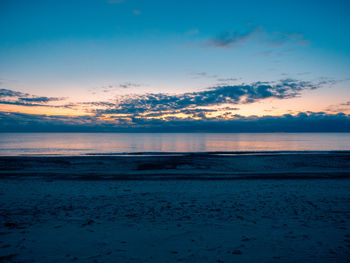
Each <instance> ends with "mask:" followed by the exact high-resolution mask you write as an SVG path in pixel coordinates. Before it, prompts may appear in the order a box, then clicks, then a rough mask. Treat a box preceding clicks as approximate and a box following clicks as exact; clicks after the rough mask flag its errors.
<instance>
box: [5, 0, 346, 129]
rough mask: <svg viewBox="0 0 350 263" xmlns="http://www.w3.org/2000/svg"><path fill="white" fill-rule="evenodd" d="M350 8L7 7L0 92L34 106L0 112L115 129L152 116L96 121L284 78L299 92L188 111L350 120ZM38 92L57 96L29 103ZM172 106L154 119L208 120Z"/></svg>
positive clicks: (105, 0) (134, 2) (231, 4)
mask: <svg viewBox="0 0 350 263" xmlns="http://www.w3.org/2000/svg"><path fill="white" fill-rule="evenodd" d="M349 11H350V1H346V0H336V1H325V0H324V1H313V0H309V1H299V0H297V1H220V0H219V1H165V0H163V1H160V0H159V1H140V0H123V1H122V0H100V1H62V0H61V1H16V0H11V1H9V0H8V1H7V0H0V89H3V90H11V91H15V92H21V93H22V95H23V94H27V95H25V97H26V98H27V100H23V96H22V100H20V97H18V96H17V97H16V96H12V97H11V96H7V97H6V96H4V95H3V96H2V97H3V99H2V102H1V101H0V102H1V103H0V111H2V112H11V113H15V112H16V113H21V114H29V115H38V116H39V115H42V114H44V115H47V116H53V115H55V116H56V115H60V116H61V115H64V116H86V115H88V116H92V117H95V118H99V120H98V122H99V121H103V120H105V121H106V120H108V121H111V122H115V125H117V126H118V125H119V124H118V123H120V118H128V120H129V121H130V122H132V120H133V118H134V117H138V118H143V117H145V116H140V115H138V116H135V115H133V114H135V113H134V112H133V113H130V115H127V116H119V115H118V116H117V115H115V116H109V115H103V116H101V115H98V114H101V112H102V111H104V112H107V110H109V112H111V111H113V112H116V109H119V110H118V112H120V107H121V105H125V103H123V102H125V101H128V102H132V103H136V102H137V100H140V98H141V96H143V97H142V99H143V100H144V101H145V102H144V107H145V109H148V112H149V113H152V114H153V115H155V113H154V112H152V110H151V109H150V108H149V106H150V105H153V103H151V102H150V101H149V100H150V97H149V96H148V95H147V94H149V93H153V94H158V95H157V96H156V98H157V100H158V99H159V98H160V96H162V95H164V94H168V95H169V94H170V95H171V96H183V97H186V96H187V95H186V96H185V95H184V94H187V93H190V94H192V95H193V96H194V97H196V98H197V97H198V96H202V95H203V94H207V93H206V91H208V90H210V89H219V91H220V87H222V86H228V87H231V89H239V87H241V86H242V85H243V86H244V85H250V86H251V87H257V85H256V83H265V84H268V85H270V90H273V89H276V87H278V84H277V86H276V83H291V81H293V83H298V84H297V85H299V86H300V89H299V90H298V93H297V94H295V95H294V96H283V98H282V97H281V96H276V93H274V92H272V93H271V94H273V95H272V96H267V97H264V96H263V97H262V96H260V95H261V94H260V95H259V96H260V97H259V100H254V101H252V102H246V101H244V100H243V99H242V100H240V101H235V100H234V102H232V97H231V98H229V99H228V100H227V101H222V100H220V99H217V98H216V100H214V102H213V103H212V104H210V105H208V104H205V105H203V103H202V104H198V105H195V104H190V105H188V104H186V105H188V106H189V107H190V109H191V110H193V109H197V110H198V109H203V107H206V108H208V107H209V108H210V107H211V108H213V107H214V108H220V107H226V108H227V107H229V106H232V108H235V110H233V111H234V112H233V111H229V112H230V114H231V115H230V116H231V117H227V118H228V119H234V118H235V117H234V116H236V115H239V116H245V117H249V116H252V115H254V116H255V115H256V116H260V117H263V116H266V115H272V116H282V115H284V114H292V115H297V114H299V113H300V112H324V113H325V114H337V113H345V114H349V113H350V108H349V105H347V104H348V102H349V101H350V96H349V95H350V89H349V83H350V81H349V78H350V18H349V15H348V13H349ZM285 80H289V82H288V81H287V82H286V81H285ZM303 82H308V88H306V87H305V86H306V85H304V84H301V83H303ZM237 87H238V88H237ZM288 87H289V88H290V86H288ZM311 87H312V88H311ZM197 92H204V93H198V94H199V95H198V94H197ZM218 93H220V92H218ZM3 94H7V95H8V94H9V93H8V92H7V93H6V92H3ZM215 94H216V93H215ZM230 94H232V93H230ZM234 94H237V93H234ZM249 94H251V93H249ZM192 95H191V96H192ZM246 95H247V94H245V95H242V98H243V97H244V96H246ZM218 96H222V94H221V95H218ZM247 96H250V95H247ZM40 97H47V98H56V99H52V100H46V101H45V103H44V101H42V102H41V104H40V105H24V103H23V101H25V102H26V103H27V104H28V103H29V102H30V101H29V100H28V98H29V99H30V98H36V100H37V98H40ZM130 97H132V98H133V99H130ZM57 98H59V99H57ZM159 101H161V100H159ZM168 101H169V100H168ZM171 101H172V102H171V103H173V100H171ZM177 101H178V102H179V101H180V102H181V103H182V101H183V100H177ZM220 101H221V102H220ZM97 102H99V103H100V105H99V106H96V103H97ZM163 102H164V100H163ZM89 103H90V104H89ZM102 103H105V104H104V106H102V105H101V104H102ZM106 103H108V105H107V104H106ZM160 103H161V102H160ZM167 103H168V102H167ZM93 104H94V105H93ZM67 105H68V106H67ZM69 105H70V106H69ZM82 105H85V106H82ZM168 106H169V105H168ZM152 107H153V106H152ZM201 107H202V108H201ZM176 110H179V106H178V105H177V106H176V107H174V108H169V107H168V108H167V111H166V112H164V111H162V112H161V114H159V112H158V116H163V117H162V118H161V119H162V120H166V118H169V116H170V117H171V118H181V119H184V118H185V119H191V118H192V119H193V118H195V119H196V118H197V119H198V118H201V117H199V116H197V117H196V116H195V115H193V114H192V115H186V114H185V115H183V112H182V113H181V114H182V115H181V114H180V113H179V112H176ZM96 112H98V113H96ZM123 112H125V110H123ZM226 112H227V110H226ZM125 114H126V113H125ZM179 114H180V115H179ZM222 114H223V110H221V109H220V110H219V111H218V112H217V113H216V114H214V113H213V114H212V115H210V114H207V115H202V117H203V118H205V120H206V119H208V118H211V119H212V120H218V119H220V118H223V117H222V116H223V115H222ZM164 116H165V117H164ZM225 116H228V115H227V114H226V115H225ZM157 118H158V117H157ZM227 118H226V117H225V120H226V119H227ZM96 125H97V123H96Z"/></svg>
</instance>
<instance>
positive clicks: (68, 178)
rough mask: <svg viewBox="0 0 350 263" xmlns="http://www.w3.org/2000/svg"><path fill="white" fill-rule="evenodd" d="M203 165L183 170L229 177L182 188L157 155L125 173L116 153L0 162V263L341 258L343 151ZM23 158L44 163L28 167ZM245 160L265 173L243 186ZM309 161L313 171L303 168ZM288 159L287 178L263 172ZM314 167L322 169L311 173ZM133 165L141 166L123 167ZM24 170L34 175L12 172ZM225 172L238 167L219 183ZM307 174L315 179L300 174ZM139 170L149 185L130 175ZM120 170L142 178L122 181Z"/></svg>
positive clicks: (347, 223)
mask: <svg viewBox="0 0 350 263" xmlns="http://www.w3.org/2000/svg"><path fill="white" fill-rule="evenodd" d="M294 155H295V154H294ZM246 156H248V155H246ZM333 156H336V154H333ZM168 157H169V156H167V157H166V158H168ZM205 157H206V158H207V159H206V161H203V162H199V160H202V159H201V158H203V157H201V158H199V159H198V160H196V162H192V164H193V166H192V167H190V168H189V167H187V168H188V171H189V170H190V169H192V170H195V171H196V169H193V167H196V165H197V164H196V163H201V164H203V165H204V164H205V163H206V164H207V165H208V166H209V167H212V168H211V169H212V170H210V169H209V173H207V176H205V178H206V179H210V178H211V179H212V178H214V177H215V178H216V179H217V178H221V179H223V178H224V176H228V177H225V178H228V179H230V180H226V179H223V180H197V179H200V178H201V176H200V171H197V173H196V174H195V176H193V175H192V176H189V177H186V178H187V179H188V180H168V179H175V178H176V177H177V176H178V175H179V174H180V172H179V171H178V172H177V173H174V172H173V171H168V170H176V169H170V168H171V167H170V168H169V169H161V168H162V166H159V163H163V164H164V163H169V159H166V160H167V161H165V159H162V158H158V159H154V158H153V160H154V162H151V161H150V160H148V159H147V158H149V157H146V159H142V158H145V157H140V156H139V157H130V158H129V157H127V158H125V157H124V159H125V162H126V163H128V162H129V163H130V164H129V166H127V165H126V164H125V163H124V168H126V169H124V170H127V171H128V173H125V171H124V172H123V173H117V172H114V173H112V174H111V172H110V171H111V170H113V169H114V168H113V167H114V166H112V165H111V163H115V162H116V161H115V160H116V159H113V158H120V157H106V156H102V157H96V156H93V157H88V158H87V159H85V157H62V158H63V159H64V160H66V159H65V158H73V159H69V162H72V163H73V164H77V163H78V164H80V165H78V166H74V165H72V164H69V163H67V162H66V161H65V162H63V161H62V162H61V163H59V162H57V160H59V159H60V158H61V157H50V158H56V159H51V160H50V161H49V160H48V159H47V158H46V159H45V157H40V158H38V159H36V158H34V157H30V158H28V157H25V158H24V157H16V158H18V159H16V158H15V157H11V158H15V159H12V160H17V161H16V162H15V161H13V162H12V163H11V162H8V161H4V160H8V159H6V158H8V157H1V158H0V160H1V162H0V163H1V165H2V166H1V167H2V168H1V173H2V175H1V179H0V200H1V202H0V211H1V213H0V215H1V216H0V248H1V249H0V262H349V258H350V180H348V177H347V176H346V175H347V173H348V172H349V170H348V168H347V165H349V162H348V159H347V158H348V155H347V154H344V153H342V154H340V155H339V156H338V157H333V158H332V157H330V156H327V155H322V157H319V159H317V158H315V157H314V158H311V156H308V157H305V156H303V157H300V155H295V156H294V157H296V158H294V159H291V157H289V158H285V157H281V156H278V158H279V160H281V158H282V160H284V164H283V162H280V163H279V164H276V160H277V159H274V158H275V157H269V156H268V155H267V156H263V157H257V156H256V155H253V157H244V158H247V159H244V158H243V159H240V160H239V161H238V160H236V159H235V158H233V157H232V156H226V157H224V158H223V157H220V158H219V157H215V158H214V159H212V160H211V157H209V159H208V156H205ZM325 157H327V158H325ZM31 158H34V159H35V160H34V163H38V160H41V161H42V160H46V162H44V161H42V165H41V166H38V167H37V168H34V167H31V166H30V165H29V164H30V163H33V160H32V159H31ZM96 158H97V159H96ZM99 158H102V159H99ZM104 158H106V159H104ZM110 158H112V159H110ZM132 158H136V159H132ZM138 158H141V159H138ZM225 158H229V161H228V160H224V161H222V164H223V165H222V167H220V168H219V167H218V168H217V170H215V169H214V168H213V167H214V166H211V165H210V164H213V163H217V162H218V161H219V160H222V159H225ZM237 158H242V156H238V157H237ZM252 158H253V159H254V158H256V159H255V160H256V162H255V163H259V162H258V161H257V160H264V162H262V161H261V162H260V163H261V164H260V165H261V167H265V170H263V171H260V172H259V171H258V172H256V169H255V173H253V175H254V176H253V177H250V176H247V177H246V178H247V179H249V180H247V179H242V176H243V175H251V173H250V172H251V171H248V172H245V173H244V174H243V173H242V170H243V169H251V170H252V171H254V170H253V168H252V167H250V168H244V165H245V163H244V162H245V161H246V162H248V161H249V160H250V161H251V160H252ZM260 158H263V159H260ZM270 158H272V159H270ZM276 158H277V157H276ZM305 158H306V159H305ZM308 158H309V159H310V160H311V159H312V160H314V161H313V163H311V164H310V163H308V162H306V161H307V160H309V159H308ZM326 159H328V163H325V160H326ZM18 160H24V161H18ZM73 160H74V161H73ZM88 160H90V164H91V166H90V167H94V165H97V166H95V169H91V171H92V172H91V174H90V175H88V176H86V175H85V176H81V175H80V176H79V173H78V171H79V169H81V168H80V166H81V167H86V165H85V163H87V162H88ZM93 160H95V161H93ZM111 160H113V161H111ZM117 160H119V159H117ZM171 160H172V162H170V163H173V161H174V160H177V159H171ZM179 160H180V159H179ZM268 160H270V162H269V161H268ZM301 160H304V161H303V162H301ZM197 161H198V162H197ZM26 162H28V163H26ZM51 162H54V163H59V166H58V167H60V166H64V165H65V167H67V171H71V170H74V169H75V168H74V169H72V167H76V173H74V175H72V174H70V175H69V173H68V172H66V173H64V172H60V173H58V172H56V173H53V172H51V170H50V169H47V168H45V167H51V168H52V164H51ZM106 162H107V163H108V164H109V168H110V169H109V170H108V169H106V170H107V172H106V171H103V170H100V174H101V178H102V179H111V180H98V177H97V175H98V171H99V169H100V168H101V167H106V166H105V163H106ZM135 162H136V164H135ZM286 162H287V164H286ZM290 162H293V163H294V164H298V163H299V165H296V167H295V168H294V170H293V171H292V173H290V174H289V176H286V177H284V180H281V179H280V178H278V179H277V178H276V177H274V176H272V177H269V176H268V173H269V171H270V172H271V173H272V174H273V173H276V174H279V176H281V175H283V173H280V171H283V169H285V167H288V166H290ZM149 163H151V164H152V163H153V164H155V166H147V165H149ZM303 163H308V164H305V165H302V164H303ZM317 163H321V164H323V165H324V166H327V167H326V168H327V169H326V168H324V167H323V169H322V166H321V168H319V169H318V170H317V171H315V168H314V167H316V164H317ZM15 164H16V165H17V166H16V165H15ZM224 164H225V165H226V166H225V165H224ZM238 164H241V166H238ZM5 165H7V166H6V167H7V168H6V169H7V170H5V169H4V168H5ZM98 165H100V166H98ZM114 165H116V166H118V165H121V166H122V164H114ZM140 165H141V167H146V168H147V169H144V170H133V169H131V168H130V167H136V168H139V169H140ZM145 165H146V166H145ZM178 165H179V164H178V163H176V167H178ZM181 165H182V164H181ZM230 165H231V166H230ZM263 165H265V166H263ZM11 167H12V170H11V169H10V168H11ZM27 167H29V168H31V169H32V170H30V172H28V173H27V174H26V173H23V174H22V175H20V172H19V171H20V170H21V171H22V172H23V171H24V172H25V171H28V168H27ZM227 167H236V170H234V171H231V172H230V173H226V174H225V175H224V176H221V177H220V176H219V177H217V176H218V175H220V171H222V170H224V169H226V170H227ZM256 167H257V166H255V168H256ZM112 168H113V169H112ZM154 168H157V169H154ZM185 168H186V166H185ZM187 168H186V169H187ZM34 169H36V170H37V171H39V172H38V173H37V174H35V173H34V172H33V170H34ZM69 169H71V170H69ZM152 169H153V170H152ZM53 170H54V169H53ZM62 170H64V169H63V168H62ZM162 170H164V171H165V174H166V175H168V176H170V177H163V178H165V179H167V180H160V178H161V171H162ZM309 170H310V171H312V172H310V174H311V175H312V176H311V177H307V175H308V174H305V172H307V171H309ZM321 170H326V171H327V172H324V173H322V171H321ZM11 171H12V172H11ZM133 171H134V174H133ZM152 171H153V173H152ZM237 171H238V172H237ZM245 171H246V170H245ZM298 171H299V172H298ZM171 172H172V173H171ZM233 172H234V173H233ZM333 172H334V174H336V175H337V174H338V175H340V174H341V176H332V174H333ZM142 173H146V175H147V176H150V177H146V178H145V177H144V176H141V177H137V176H138V175H142ZM128 174H132V175H133V177H132V178H134V179H135V178H139V179H142V180H124V179H123V178H124V177H125V176H127V175H128ZM135 174H136V175H137V176H135ZM152 174H153V175H154V174H155V175H156V176H155V177H153V176H151V175H152ZM174 174H175V175H176V176H175V177H174ZM208 174H209V177H208ZM238 174H239V176H238ZM302 174H304V175H303V176H301V175H302ZM120 175H123V176H120ZM185 175H187V173H185ZM257 175H258V176H257ZM315 175H317V176H315ZM259 176H260V177H259ZM182 178H185V177H182ZM239 178H240V179H239ZM306 178H307V179H310V180H307V179H306ZM62 179H64V180H62ZM83 179H88V180H83ZM112 179H113V180H112ZM115 179H118V180H115ZM146 179H147V180H146ZM153 179H157V180H153ZM231 179H235V180H231Z"/></svg>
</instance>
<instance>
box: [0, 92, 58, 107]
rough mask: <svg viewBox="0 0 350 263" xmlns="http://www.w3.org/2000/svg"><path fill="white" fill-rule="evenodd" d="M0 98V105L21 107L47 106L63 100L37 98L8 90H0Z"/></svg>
mask: <svg viewBox="0 0 350 263" xmlns="http://www.w3.org/2000/svg"><path fill="white" fill-rule="evenodd" d="M0 98H1V100H0V104H11V105H22V106H48V105H47V104H46V103H49V102H52V101H60V100H64V98H59V97H45V96H42V97H39V96H35V95H30V94H28V93H23V92H20V91H14V90H9V89H0ZM43 103H44V104H43Z"/></svg>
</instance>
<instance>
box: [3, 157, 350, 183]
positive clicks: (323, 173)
mask: <svg viewBox="0 0 350 263" xmlns="http://www.w3.org/2000/svg"><path fill="white" fill-rule="evenodd" d="M38 176H39V177H47V178H52V179H81V180H83V179H86V180H128V179H129V180H151V179H152V180H158V179H167V180H169V179H176V180H180V179H191V180H194V179H200V180H221V179H319V178H330V179H336V178H345V179H350V152H349V151H334V152H330V151H318V152H315V151H310V152H306V151H302V152H296V151H291V152H239V153H238V152H209V153H208V152H207V153H172V154H171V155H169V153H157V154H155V153H150V152H147V153H137V154H136V153H125V154H123V155H83V156H0V178H5V177H19V178H20V177H31V178H32V177H38Z"/></svg>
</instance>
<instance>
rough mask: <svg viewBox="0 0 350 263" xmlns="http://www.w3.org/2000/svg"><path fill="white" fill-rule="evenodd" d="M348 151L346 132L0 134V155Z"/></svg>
mask: <svg viewBox="0 0 350 263" xmlns="http://www.w3.org/2000/svg"><path fill="white" fill-rule="evenodd" d="M330 150H350V133H0V155H32V154H44V155H50V154H59V155H84V154H91V153H130V152H131V153H132V152H208V151H330Z"/></svg>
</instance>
